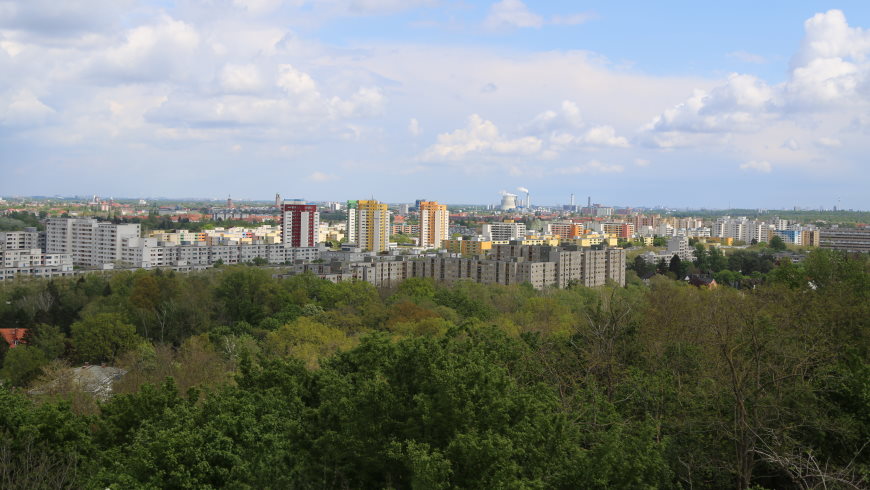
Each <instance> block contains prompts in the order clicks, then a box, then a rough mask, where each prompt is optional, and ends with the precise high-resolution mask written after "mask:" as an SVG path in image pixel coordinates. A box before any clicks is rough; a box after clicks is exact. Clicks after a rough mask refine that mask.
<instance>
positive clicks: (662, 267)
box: [656, 259, 669, 274]
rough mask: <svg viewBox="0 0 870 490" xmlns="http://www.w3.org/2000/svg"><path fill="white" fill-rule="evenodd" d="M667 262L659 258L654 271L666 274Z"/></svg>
mask: <svg viewBox="0 0 870 490" xmlns="http://www.w3.org/2000/svg"><path fill="white" fill-rule="evenodd" d="M668 265H669V264H668V262H667V261H665V259H661V260H659V263H658V265H657V266H656V272H657V273H659V274H667V273H668Z"/></svg>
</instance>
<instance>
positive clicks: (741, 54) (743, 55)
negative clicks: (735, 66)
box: [728, 51, 767, 65]
mask: <svg viewBox="0 0 870 490" xmlns="http://www.w3.org/2000/svg"><path fill="white" fill-rule="evenodd" d="M728 57H729V58H734V59H736V60H740V61H742V62H744V63H753V64H756V65H762V64H764V63H767V58H765V57H764V56H761V55H760V54H754V53H749V52H746V51H732V52H730V53H728Z"/></svg>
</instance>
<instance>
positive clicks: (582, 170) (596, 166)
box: [554, 160, 625, 175]
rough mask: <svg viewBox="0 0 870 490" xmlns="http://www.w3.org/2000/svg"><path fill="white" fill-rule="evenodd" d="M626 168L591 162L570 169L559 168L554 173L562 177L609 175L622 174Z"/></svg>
mask: <svg viewBox="0 0 870 490" xmlns="http://www.w3.org/2000/svg"><path fill="white" fill-rule="evenodd" d="M624 170H625V168H624V167H623V166H622V165H610V164H606V163H601V162H599V161H598V160H590V161H589V162H587V163H585V164H583V165H573V166H570V167H563V168H557V169H556V170H555V171H554V173H556V174H560V175H574V174H609V173H621V172H622V171H624Z"/></svg>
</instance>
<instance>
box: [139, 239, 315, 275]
mask: <svg viewBox="0 0 870 490" xmlns="http://www.w3.org/2000/svg"><path fill="white" fill-rule="evenodd" d="M320 252H321V249H319V248H316V247H295V248H294V247H288V246H286V245H284V244H282V243H269V244H264V243H258V244H241V245H239V244H233V245H206V244H205V243H203V244H197V245H175V244H172V243H167V242H158V241H157V240H156V239H153V238H135V239H128V240H127V242H126V245H125V246H124V247H123V250H122V262H123V263H124V265H126V266H129V267H138V268H145V269H150V268H153V267H175V266H205V265H212V264H214V263H215V262H218V261H220V262H221V263H223V264H226V265H232V264H239V263H248V262H253V261H254V260H255V259H258V258H260V259H263V260H265V261H266V262H267V263H269V264H284V263H292V262H296V261H313V260H317V259H319V258H320Z"/></svg>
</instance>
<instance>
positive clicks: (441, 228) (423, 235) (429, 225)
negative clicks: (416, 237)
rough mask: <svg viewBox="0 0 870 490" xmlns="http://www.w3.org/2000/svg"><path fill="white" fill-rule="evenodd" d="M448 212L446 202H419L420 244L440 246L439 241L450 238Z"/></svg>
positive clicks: (428, 246)
mask: <svg viewBox="0 0 870 490" xmlns="http://www.w3.org/2000/svg"><path fill="white" fill-rule="evenodd" d="M449 227H450V214H449V213H448V212H447V205H446V204H438V203H437V202H436V201H423V202H421V203H420V246H421V247H427V248H440V247H441V242H442V241H443V240H447V239H448V238H450V235H449V234H448V229H449Z"/></svg>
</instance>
